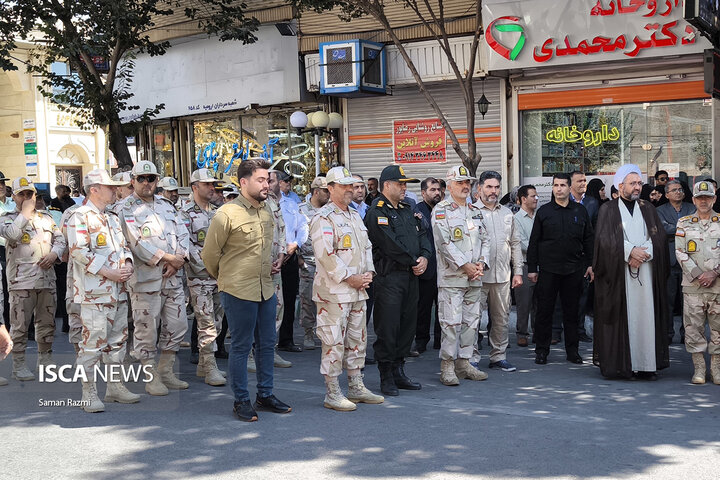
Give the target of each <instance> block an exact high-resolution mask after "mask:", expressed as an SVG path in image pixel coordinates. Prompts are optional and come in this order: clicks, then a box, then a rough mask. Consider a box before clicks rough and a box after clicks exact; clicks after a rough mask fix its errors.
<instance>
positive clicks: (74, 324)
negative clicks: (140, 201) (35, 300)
mask: <svg viewBox="0 0 720 480" xmlns="http://www.w3.org/2000/svg"><path fill="white" fill-rule="evenodd" d="M86 198H87V197H86ZM83 204H84V202H83ZM78 208H80V205H73V206H72V207H70V208H68V209H67V210H65V211H64V212H63V214H62V217H61V218H60V225H59V227H60V231H61V232H62V234H63V237H64V238H65V243H66V244H67V238H68V236H67V222H68V220H69V219H70V216H72V214H73V213H75V210H77V209H78ZM108 208H109V207H108ZM62 261H63V262H67V264H68V266H67V282H66V283H67V285H68V288H67V290H66V292H65V310H66V311H67V314H68V326H69V331H68V340H69V341H70V343H71V344H72V346H73V349H74V350H75V353H78V352H79V351H80V347H78V344H79V343H80V340H82V320H81V319H80V304H79V303H75V302H74V301H73V297H74V293H73V289H72V285H73V262H72V260H71V259H70V251H69V250H68V247H67V246H66V247H65V251H64V252H63V255H62ZM60 294H62V292H60Z"/></svg>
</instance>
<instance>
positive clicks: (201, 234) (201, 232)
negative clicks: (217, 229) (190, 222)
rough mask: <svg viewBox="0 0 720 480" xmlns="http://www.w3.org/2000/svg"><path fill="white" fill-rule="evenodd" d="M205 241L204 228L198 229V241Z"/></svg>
mask: <svg viewBox="0 0 720 480" xmlns="http://www.w3.org/2000/svg"><path fill="white" fill-rule="evenodd" d="M204 241H205V230H200V231H199V232H198V242H204Z"/></svg>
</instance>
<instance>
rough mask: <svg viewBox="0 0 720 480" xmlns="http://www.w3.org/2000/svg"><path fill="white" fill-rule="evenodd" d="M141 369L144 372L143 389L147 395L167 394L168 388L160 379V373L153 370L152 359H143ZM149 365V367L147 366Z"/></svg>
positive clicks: (153, 363)
mask: <svg viewBox="0 0 720 480" xmlns="http://www.w3.org/2000/svg"><path fill="white" fill-rule="evenodd" d="M142 364H143V367H144V368H143V370H144V371H145V372H146V376H145V391H146V392H147V393H148V395H156V396H159V397H161V396H163V395H167V394H168V393H170V392H168V389H167V387H166V386H165V385H164V384H163V383H162V380H160V374H159V373H158V371H157V370H155V362H154V361H152V360H143V361H142ZM148 367H149V368H148Z"/></svg>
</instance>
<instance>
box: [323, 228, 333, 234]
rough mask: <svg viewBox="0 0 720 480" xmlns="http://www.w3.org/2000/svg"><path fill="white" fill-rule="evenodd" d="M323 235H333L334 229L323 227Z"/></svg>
mask: <svg viewBox="0 0 720 480" xmlns="http://www.w3.org/2000/svg"><path fill="white" fill-rule="evenodd" d="M322 233H323V235H332V234H333V229H332V227H323V229H322Z"/></svg>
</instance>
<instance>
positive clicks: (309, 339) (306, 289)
mask: <svg viewBox="0 0 720 480" xmlns="http://www.w3.org/2000/svg"><path fill="white" fill-rule="evenodd" d="M310 192H311V195H312V196H311V197H310V200H308V201H307V202H303V203H301V204H300V207H299V209H300V214H301V215H303V216H304V217H305V223H306V224H307V225H310V220H311V219H312V218H313V217H314V216H315V214H316V213H317V211H318V210H319V209H320V208H321V207H323V206H324V205H325V204H327V203H328V200H329V199H330V193H329V192H328V188H327V181H326V180H325V177H316V178H315V179H314V180H313V182H312V184H310ZM299 251H300V258H299V261H300V325H301V326H302V327H303V328H304V329H305V338H304V339H303V348H304V349H306V350H313V349H314V348H315V321H316V318H315V316H316V315H317V309H316V308H315V302H314V301H313V299H312V288H313V281H314V279H315V253H314V252H313V246H312V238H310V235H308V239H307V240H306V241H305V243H303V244H302V245H300V248H299Z"/></svg>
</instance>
